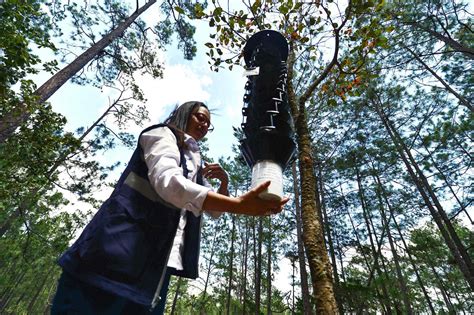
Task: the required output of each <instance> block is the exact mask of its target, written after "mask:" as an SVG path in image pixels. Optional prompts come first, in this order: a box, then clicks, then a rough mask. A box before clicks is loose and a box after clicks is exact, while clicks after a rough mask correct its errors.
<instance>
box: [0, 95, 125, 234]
mask: <svg viewBox="0 0 474 315" xmlns="http://www.w3.org/2000/svg"><path fill="white" fill-rule="evenodd" d="M123 93H124V91H120V94H119V96H118V97H117V98H116V99H115V101H114V102H113V103H112V104H111V105H110V106H109V107H107V109H106V110H105V111H104V112H103V113H102V115H101V116H100V117H99V118H98V119H96V120H95V121H94V123H93V124H92V125H91V126H90V127H89V128H87V130H86V131H84V132H83V133H82V135H81V136H80V137H79V138H77V141H78V143H82V141H83V140H84V139H85V138H86V137H87V136H88V135H89V134H90V133H91V132H92V131H93V130H94V129H95V127H97V126H98V125H99V124H100V122H101V121H102V120H103V119H104V118H105V117H106V116H107V115H108V114H109V113H110V111H111V110H112V109H113V108H114V107H115V106H116V105H117V104H118V102H120V101H121V100H122V96H123ZM73 153H74V154H76V153H77V150H76V153H75V152H71V151H69V152H65V153H63V154H62V155H61V156H60V157H59V158H58V159H57V160H56V161H55V162H54V164H53V166H51V167H50V168H49V169H48V171H47V172H46V175H45V176H46V177H47V178H48V179H49V180H50V179H51V177H52V176H53V174H54V172H56V171H57V169H58V168H59V167H60V166H61V165H62V164H63V163H64V161H65V160H66V159H67V158H68V156H69V155H70V154H73ZM43 187H44V185H43V186H40V187H36V188H35V189H32V190H31V191H30V192H29V193H28V195H27V197H25V198H24V199H23V200H22V201H21V202H20V205H19V206H18V207H17V208H16V209H15V211H13V212H12V213H11V214H10V216H9V217H8V218H7V220H6V221H5V222H3V223H2V225H1V226H0V238H1V237H2V236H3V235H4V234H5V233H6V232H8V230H9V229H10V227H11V225H12V224H13V222H15V220H16V219H17V218H19V217H20V216H21V215H22V212H23V211H24V209H26V208H27V205H28V203H29V200H34V199H35V195H37V194H40V193H41V190H42V189H43Z"/></svg>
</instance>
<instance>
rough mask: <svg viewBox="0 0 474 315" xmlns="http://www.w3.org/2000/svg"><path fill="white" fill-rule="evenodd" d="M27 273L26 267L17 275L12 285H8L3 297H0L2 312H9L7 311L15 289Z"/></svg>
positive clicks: (0, 312)
mask: <svg viewBox="0 0 474 315" xmlns="http://www.w3.org/2000/svg"><path fill="white" fill-rule="evenodd" d="M25 275H26V270H25V269H24V270H23V271H22V272H21V273H20V274H19V275H18V276H17V277H16V280H15V281H14V282H12V283H13V284H12V285H11V286H8V287H7V288H6V289H5V290H4V292H3V293H2V298H1V299H0V314H6V313H7V312H6V311H5V310H6V308H7V306H8V303H10V300H11V299H12V297H13V295H14V293H15V289H16V288H17V287H18V285H19V284H20V283H21V281H22V280H23V278H24V277H25Z"/></svg>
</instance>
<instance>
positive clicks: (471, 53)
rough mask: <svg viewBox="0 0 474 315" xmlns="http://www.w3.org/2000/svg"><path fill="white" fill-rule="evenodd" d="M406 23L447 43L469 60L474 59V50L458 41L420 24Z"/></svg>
mask: <svg viewBox="0 0 474 315" xmlns="http://www.w3.org/2000/svg"><path fill="white" fill-rule="evenodd" d="M406 23H407V24H409V25H413V26H415V27H416V28H418V29H420V30H422V31H424V32H427V33H428V34H430V35H432V36H433V37H435V38H436V39H438V40H440V41H442V42H443V43H445V44H446V45H448V46H449V47H451V48H452V49H454V50H455V51H458V52H460V53H462V54H464V56H466V57H467V58H469V59H474V49H472V48H470V47H466V46H464V45H463V44H461V43H460V42H458V41H456V40H454V39H452V38H450V37H447V36H444V35H443V34H440V33H438V32H436V31H433V30H432V29H430V28H427V27H423V26H422V25H420V24H419V23H418V22H415V21H409V22H406Z"/></svg>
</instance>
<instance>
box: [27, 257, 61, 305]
mask: <svg viewBox="0 0 474 315" xmlns="http://www.w3.org/2000/svg"><path fill="white" fill-rule="evenodd" d="M54 267H55V265H51V267H50V268H49V269H48V271H47V272H46V276H45V277H44V278H43V281H42V282H41V284H40V285H39V286H38V288H37V289H36V292H35V294H34V295H33V297H32V298H31V301H30V303H29V304H28V308H27V309H28V314H33V313H35V312H33V307H34V305H35V303H36V300H37V299H38V296H39V295H40V293H41V292H42V291H43V288H44V286H45V284H46V282H47V281H48V279H49V278H50V276H51V271H53V268H54Z"/></svg>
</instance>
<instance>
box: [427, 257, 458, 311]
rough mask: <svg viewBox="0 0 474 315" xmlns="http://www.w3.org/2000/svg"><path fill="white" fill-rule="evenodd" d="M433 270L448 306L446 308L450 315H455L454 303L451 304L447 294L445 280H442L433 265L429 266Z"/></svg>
mask: <svg viewBox="0 0 474 315" xmlns="http://www.w3.org/2000/svg"><path fill="white" fill-rule="evenodd" d="M429 266H430V268H431V271H432V272H433V274H434V275H435V278H436V282H438V288H439V290H440V292H441V296H442V297H443V300H444V303H445V304H446V307H447V308H448V312H449V313H450V314H455V311H454V307H453V303H452V302H451V300H450V298H449V296H448V295H447V294H446V288H445V287H444V284H443V280H441V277H440V276H439V275H438V272H437V271H436V269H435V268H434V266H433V265H431V264H430V265H429Z"/></svg>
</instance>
